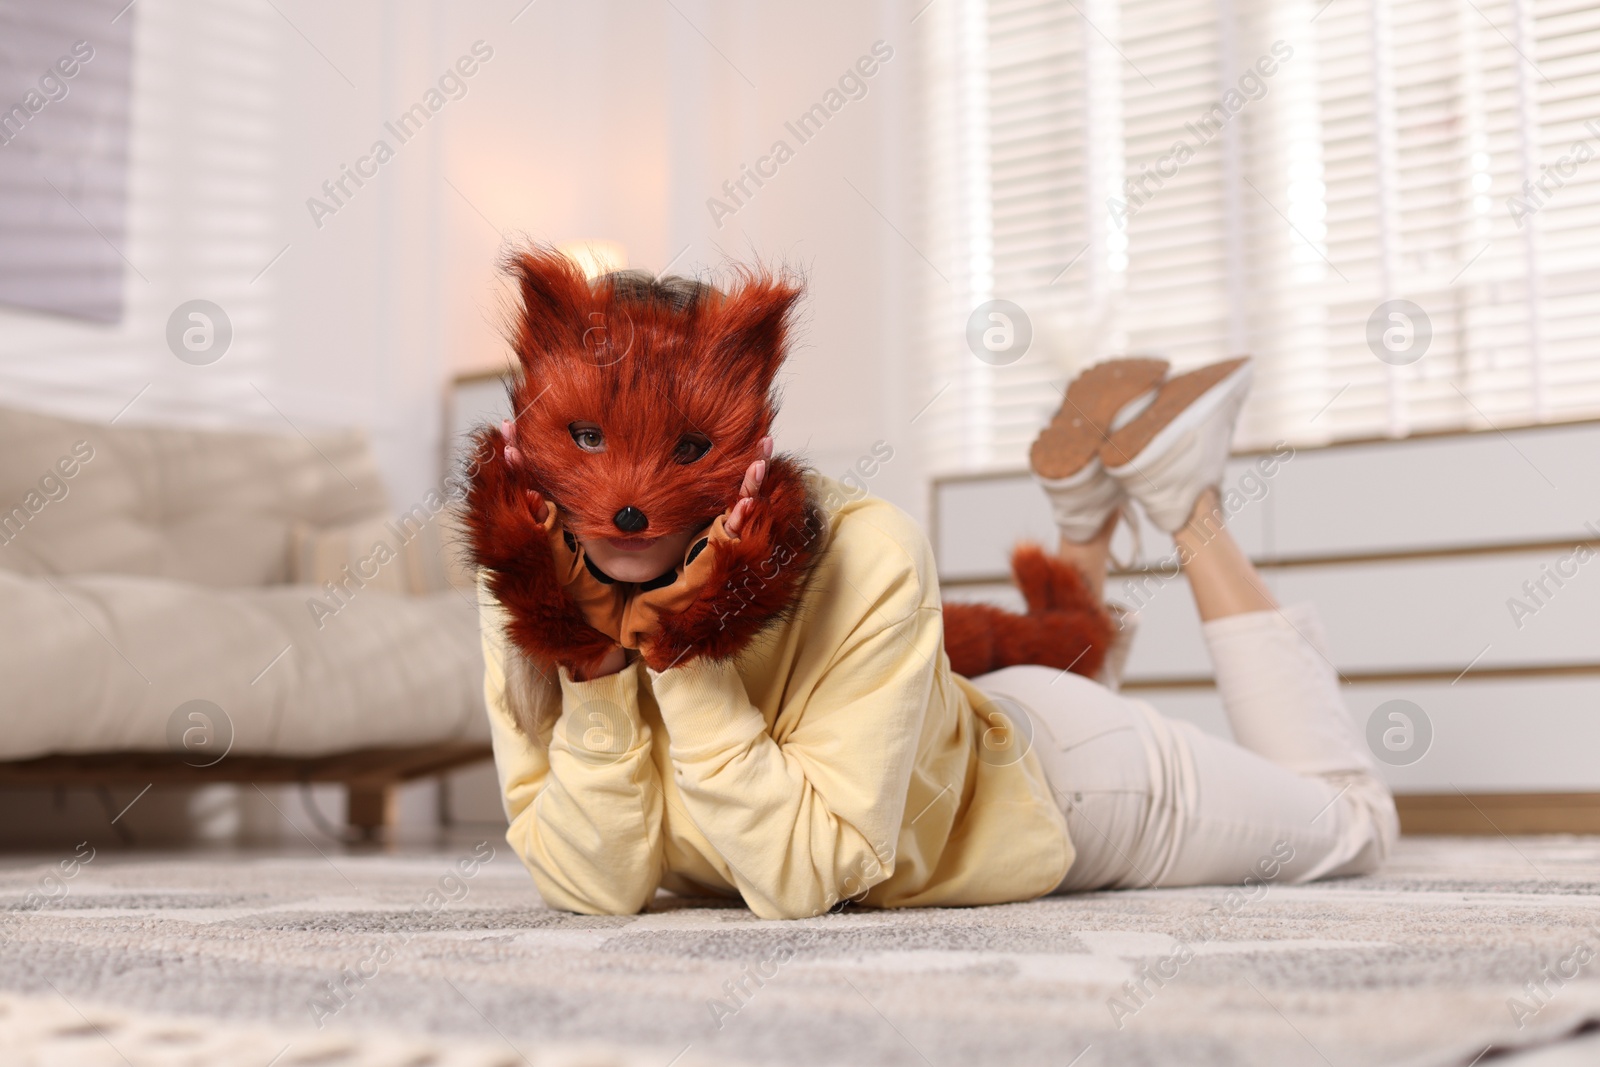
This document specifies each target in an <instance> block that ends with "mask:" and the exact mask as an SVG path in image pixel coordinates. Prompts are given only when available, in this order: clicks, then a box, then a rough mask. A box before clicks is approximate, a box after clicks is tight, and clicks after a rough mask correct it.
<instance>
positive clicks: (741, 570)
mask: <svg viewBox="0 0 1600 1067" xmlns="http://www.w3.org/2000/svg"><path fill="white" fill-rule="evenodd" d="M508 267H509V270H510V273H511V274H512V275H513V277H514V278H515V279H516V281H517V284H518V288H519V290H520V295H521V303H522V307H521V309H520V314H519V315H518V316H517V318H516V319H515V321H514V324H513V329H512V335H511V343H512V347H513V348H514V350H515V352H516V356H517V360H518V362H519V364H520V371H521V373H520V374H519V375H518V376H517V378H516V380H515V381H514V382H513V383H512V385H511V389H510V393H511V403H512V410H513V411H514V412H515V418H514V420H513V422H512V426H513V428H512V429H511V431H510V432H511V433H513V434H514V437H515V439H514V441H507V440H505V439H504V438H503V437H502V434H501V432H500V431H497V430H494V429H492V428H484V429H481V430H479V432H478V434H477V438H476V448H475V454H474V456H473V461H472V464H471V474H470V476H469V477H470V483H469V488H468V495H467V506H466V512H465V516H464V517H465V520H466V526H467V530H468V534H469V540H470V547H471V552H472V555H473V557H474V558H475V560H476V562H477V563H478V565H479V566H480V567H482V568H483V569H484V570H485V571H487V572H488V573H487V580H488V585H489V590H490V592H491V593H492V594H493V595H494V596H495V598H496V599H497V600H499V601H500V602H501V604H502V605H504V606H505V607H506V608H507V610H508V611H509V613H510V615H511V628H510V635H511V637H512V639H513V640H514V641H515V642H516V644H517V645H518V646H519V647H521V648H522V650H523V651H524V652H526V653H527V654H529V655H530V656H533V657H534V658H535V659H538V660H543V661H546V662H550V661H554V662H557V663H564V664H568V665H576V666H583V665H585V664H588V663H590V662H593V661H595V660H596V659H597V658H598V657H600V656H603V655H604V654H605V652H606V651H607V650H609V649H610V648H611V647H613V644H614V643H616V642H618V641H619V634H618V633H617V632H614V628H613V627H611V626H609V625H608V624H607V622H606V621H604V618H603V616H604V613H603V612H598V611H597V610H596V609H595V608H594V604H595V603H597V602H599V601H604V600H611V599H614V600H616V602H617V603H624V602H626V601H627V599H628V598H629V597H631V596H633V595H635V593H639V592H646V593H648V592H653V591H654V590H655V589H657V588H664V587H666V586H667V585H668V583H671V584H670V588H665V589H664V592H663V593H661V594H658V599H659V600H660V601H661V602H663V603H666V602H669V601H670V604H671V610H669V611H666V612H664V613H663V614H662V615H661V617H660V622H659V627H653V634H652V640H651V642H650V647H649V648H646V647H644V645H641V646H640V648H641V652H642V653H643V654H644V655H645V658H646V660H647V661H648V662H650V663H651V665H652V666H656V667H658V668H659V667H660V666H662V665H663V664H665V663H668V662H670V663H677V662H682V661H684V660H685V659H686V658H693V657H695V656H710V657H713V658H723V657H726V656H729V655H732V654H734V653H736V652H738V651H739V650H740V649H741V648H743V647H744V645H745V644H747V643H748V641H749V640H750V638H751V637H753V636H754V635H755V633H756V632H757V631H759V630H760V629H761V628H762V627H764V626H765V625H767V624H768V623H769V622H771V621H772V620H773V619H774V618H776V617H778V616H779V615H781V614H782V613H784V612H786V611H787V610H789V609H790V608H791V607H792V606H793V603H794V601H795V600H796V598H797V597H798V595H799V590H800V587H801V586H802V585H803V583H804V582H805V580H806V577H807V575H808V573H809V570H810V566H811V563H812V562H813V560H814V559H815V556H816V553H817V551H818V549H819V548H820V544H819V543H818V534H819V528H820V516H819V514H818V512H817V509H816V507H815V505H814V504H813V503H812V502H811V500H810V498H809V493H808V489H807V485H806V481H805V477H804V470H803V468H802V467H801V466H800V465H799V464H798V463H796V462H795V461H794V460H792V459H790V458H789V457H785V456H777V457H774V458H773V459H772V460H771V461H770V462H769V464H768V466H767V474H766V480H765V482H764V484H763V486H762V489H761V493H760V497H759V499H758V501H757V503H756V507H755V508H754V509H752V511H751V512H750V518H749V520H748V521H747V522H746V523H745V524H744V526H743V528H742V529H741V531H740V533H739V535H737V536H733V537H731V538H730V537H728V536H726V531H724V530H720V529H719V532H718V533H717V535H716V536H710V531H707V532H708V537H707V538H705V539H697V543H696V545H695V547H694V548H693V549H692V551H691V554H690V556H689V557H688V558H687V559H686V560H685V561H684V564H683V567H682V568H680V569H679V571H678V572H677V580H676V581H674V580H673V576H672V575H664V576H662V578H661V580H660V582H659V583H657V582H652V583H645V584H644V585H642V586H638V587H632V586H628V587H626V588H624V587H623V585H624V584H619V583H615V582H613V580H612V579H610V578H609V577H607V576H605V575H604V574H596V573H594V571H593V568H590V571H589V573H590V575H591V576H592V578H593V580H594V581H596V582H599V583H601V585H602V586H604V587H607V588H601V589H595V588H590V589H588V590H587V591H585V590H583V589H579V588H578V583H579V582H580V581H581V582H588V581H589V579H587V578H583V577H582V576H583V571H584V568H585V567H587V566H588V565H587V564H586V563H584V562H583V561H582V559H581V557H578V559H579V562H577V563H574V562H573V557H572V555H571V554H572V553H575V552H579V551H580V550H579V549H578V547H577V545H578V543H579V542H581V541H585V540H591V539H599V538H608V537H610V538H615V537H617V535H618V534H619V533H620V534H626V535H628V536H634V535H641V536H645V537H659V536H664V535H668V534H675V533H683V532H685V531H689V532H694V531H701V530H706V529H707V527H708V524H710V523H712V521H713V520H714V519H716V518H717V517H718V516H722V515H724V514H725V513H726V512H727V511H728V509H729V508H730V507H731V506H732V505H733V503H734V502H735V500H736V499H737V498H738V496H739V492H740V486H741V483H742V482H743V481H744V478H745V474H746V471H747V470H748V469H749V468H750V465H751V463H752V461H754V460H755V459H757V458H758V457H759V455H760V448H761V443H762V438H764V437H766V436H767V435H768V434H769V433H770V431H771V427H772V420H773V416H774V415H775V414H776V410H777V404H776V396H775V390H774V379H775V378H776V376H777V373H778V368H779V367H780V366H781V365H782V363H783V359H784V356H785V350H786V340H787V335H788V328H789V319H790V316H791V314H792V312H793V309H794V307H795V304H796V302H797V301H798V299H799V297H800V288H799V286H797V285H794V284H792V283H790V282H788V281H785V280H782V279H779V278H776V277H774V276H772V275H769V274H765V273H758V272H750V273H747V274H746V275H745V276H744V278H743V279H742V282H741V284H740V285H738V286H736V287H734V288H733V289H732V290H731V291H730V292H728V293H726V294H724V293H722V292H719V291H718V290H716V289H714V288H712V287H711V286H708V285H701V284H699V283H696V282H693V281H690V280H687V279H682V278H666V279H658V278H655V277H652V276H651V275H649V274H646V273H644V272H639V271H625V272H621V273H617V274H609V275H605V276H603V277H601V278H598V279H595V280H594V281H593V282H590V281H589V280H588V279H586V278H585V277H584V274H583V272H582V271H581V270H580V269H579V268H578V266H577V265H576V264H575V263H573V262H572V261H570V260H569V259H567V258H566V257H565V256H562V255H560V254H559V253H556V252H553V251H549V250H544V249H535V250H532V251H528V252H523V253H521V254H518V255H516V256H514V257H513V258H512V259H511V260H510V262H509V264H508ZM592 431H593V432H598V434H599V435H600V436H599V438H597V439H596V440H597V441H603V448H592V447H587V446H586V442H585V435H586V434H588V433H590V432H592ZM508 446H514V448H515V451H514V452H513V453H512V455H511V457H510V458H508V455H507V448H508ZM534 494H537V497H535V496H534ZM534 499H545V500H549V501H551V502H553V503H554V504H555V505H556V506H557V508H558V510H559V516H560V518H559V524H558V525H559V527H560V529H552V528H551V526H550V523H549V522H546V521H545V520H544V519H542V518H541V517H540V515H541V514H542V513H543V505H542V504H537V505H530V504H529V501H530V500H534ZM563 537H564V538H565V548H563V546H562V544H561V541H562V538H563ZM707 544H709V545H710V546H711V548H712V551H711V552H710V553H708V554H707V560H710V561H713V562H711V563H709V564H708V561H707V560H702V561H701V562H700V564H699V565H698V566H697V567H695V568H694V569H693V571H692V572H691V571H690V565H691V564H692V563H693V561H694V559H695V558H696V556H697V555H698V554H699V553H700V552H701V551H703V550H704V548H705V547H706V545H707ZM552 553H553V554H554V557H555V560H554V562H552V559H551V557H552ZM686 576H690V577H692V579H693V583H694V588H693V589H692V590H687V589H686V588H685V585H686V583H687V582H688V580H689V579H688V578H687V577H686ZM580 601H581V602H583V603H585V604H587V605H589V606H588V607H587V608H579V607H578V603H579V602H580ZM612 606H613V607H614V606H615V605H612ZM652 618H654V616H653V615H652ZM621 641H622V643H624V644H625V645H627V647H633V646H632V645H629V644H627V639H626V638H622V639H621Z"/></svg>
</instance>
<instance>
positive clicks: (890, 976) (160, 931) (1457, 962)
mask: <svg viewBox="0 0 1600 1067" xmlns="http://www.w3.org/2000/svg"><path fill="white" fill-rule="evenodd" d="M475 845H476V843H475V842H467V843H463V844H461V845H459V846H452V847H450V848H445V849H441V850H437V851H428V852H425V853H419V852H417V851H414V850H413V851H410V852H407V853H405V854H402V855H370V854H369V855H359V854H349V853H330V854H329V855H328V856H326V857H324V856H320V855H318V854H316V853H308V854H305V855H285V854H274V855H260V854H240V853H227V854H195V853H191V854H183V855H171V856H155V855H152V854H149V853H123V854H118V855H113V854H112V853H111V852H110V851H109V850H101V851H100V852H98V853H94V852H93V851H92V849H90V848H89V847H88V846H84V847H83V848H81V849H80V850H79V851H78V852H77V853H74V854H72V855H70V856H63V857H60V858H51V859H47V860H43V861H41V860H39V859H36V858H31V857H30V858H28V859H21V858H11V859H8V860H5V861H3V862H0V1062H3V1063H5V1064H8V1065H9V1064H35V1063H36V1064H41V1065H45V1064H48V1065H51V1067H54V1065H57V1064H77V1063H83V1064H101V1063H104V1064H124V1063H128V1064H133V1065H135V1067H146V1065H158V1064H159V1065H165V1064H191V1063H192V1064H207V1065H212V1064H230V1065H231V1064H243V1065H251V1067H268V1065H269V1064H270V1065H271V1067H298V1065H309V1064H319V1065H328V1067H346V1065H347V1067H354V1065H358V1064H360V1065H365V1064H380V1063H381V1064H402V1063H404V1064H416V1065H418V1067H421V1065H423V1064H437V1065H438V1067H450V1065H455V1064H462V1065H469V1064H470V1065H473V1067H480V1065H481V1067H491V1065H493V1067H501V1065H506V1067H510V1065H515V1064H523V1063H529V1064H534V1065H538V1067H545V1065H547V1064H556V1065H560V1064H573V1065H576V1064H586V1065H590V1067H604V1065H611V1064H615V1065H619V1067H621V1065H625V1067H636V1065H649V1067H668V1065H669V1064H671V1065H673V1067H692V1065H694V1064H703V1065H715V1064H723V1065H739V1064H747V1065H748V1064H773V1065H789V1064H793V1065H802V1064H803V1065H806V1067H817V1065H825V1064H840V1065H852V1067H853V1065H892V1067H899V1065H905V1067H918V1065H927V1067H974V1065H985V1064H996V1065H1006V1067H1018V1065H1034V1064H1038V1065H1046V1064H1048V1065H1052V1067H1066V1065H1069V1064H1070V1065H1073V1067H1096V1065H1109V1064H1161V1065H1176V1064H1184V1065H1211V1064H1216V1065H1228V1067H1236V1065H1256V1064H1260V1065H1272V1067H1295V1065H1300V1064H1307V1065H1319V1067H1321V1065H1333V1067H1347V1065H1348V1067H1358V1065H1361V1067H1365V1065H1370V1064H1405V1065H1411V1064H1415V1065H1419V1067H1421V1065H1439V1067H1444V1065H1460V1067H1465V1065H1467V1064H1469V1063H1473V1062H1482V1063H1488V1062H1495V1061H1496V1058H1497V1057H1499V1056H1500V1054H1501V1052H1502V1050H1505V1049H1510V1048H1523V1047H1533V1046H1537V1045H1547V1044H1549V1043H1551V1042H1555V1041H1559V1040H1560V1039H1562V1038H1564V1037H1566V1036H1568V1035H1570V1034H1572V1033H1573V1031H1574V1030H1576V1029H1578V1028H1579V1027H1580V1026H1581V1025H1582V1024H1583V1023H1584V1022H1585V1021H1586V1020H1591V1019H1600V980H1597V975H1600V929H1597V922H1600V896H1597V895H1596V890H1597V889H1600V839H1595V838H1538V839H1517V840H1505V839H1486V840H1443V839H1407V840H1406V841H1404V842H1403V844H1402V846H1401V848H1400V850H1399V852H1398V854H1397V855H1396V857H1395V859H1394V860H1393V862H1392V863H1391V865H1390V867H1389V868H1388V869H1387V870H1386V871H1385V872H1384V873H1383V874H1382V875H1381V876H1378V877H1374V878H1364V879H1357V880H1350V881H1344V882H1337V883H1325V884H1320V885H1313V886H1304V887H1288V886H1278V885H1265V886H1256V887H1252V888H1250V889H1235V890H1228V889H1196V890H1157V891H1144V892H1121V893H1100V894H1091V895H1085V896H1079V897H1071V898H1055V899H1047V900H1043V901H1036V902H1033V903H1029V904H1017V905H1009V906H1005V907H994V908H973V909H948V910H928V911H907V912H872V911H855V912H845V913H842V914H839V915H833V916H828V917H825V918H822V919H817V920H811V921H806V922H796V923H775V922H762V921H758V920H756V919H755V918H753V917H752V916H751V915H750V913H749V912H748V911H745V910H744V909H742V908H738V907H730V906H728V905H726V904H714V903H710V902H706V901H683V900H678V899H674V898H668V897H665V896H663V897H662V898H660V899H659V900H658V901H657V904H656V906H655V907H654V908H653V909H652V910H651V911H649V912H647V913H645V914H643V915H639V916H630V917H614V918H593V917H585V916H577V915H569V914H563V913H559V912H552V911H549V910H546V909H545V908H543V907H542V906H541V905H540V904H539V903H538V899H537V897H536V895H535V893H534V891H533V888H532V884H531V882H530V881H529V879H528V877H527V875H526V873H525V872H524V871H523V870H522V868H521V867H520V865H518V863H517V861H516V860H515V859H514V858H513V857H512V856H511V855H510V853H509V852H508V850H507V849H506V847H505V846H504V844H503V843H502V842H499V841H495V842H492V843H486V844H483V845H476V847H475ZM1589 1047H1590V1048H1592V1047H1593V1045H1592V1044H1589ZM1541 1055H1546V1056H1548V1053H1542V1054H1541ZM1498 1062H1500V1063H1505V1062H1508V1061H1506V1060H1504V1059H1500V1060H1498ZM1511 1062H1515V1058H1513V1060H1512V1061H1511ZM1530 1062H1531V1061H1530ZM1541 1062H1543V1061H1541Z"/></svg>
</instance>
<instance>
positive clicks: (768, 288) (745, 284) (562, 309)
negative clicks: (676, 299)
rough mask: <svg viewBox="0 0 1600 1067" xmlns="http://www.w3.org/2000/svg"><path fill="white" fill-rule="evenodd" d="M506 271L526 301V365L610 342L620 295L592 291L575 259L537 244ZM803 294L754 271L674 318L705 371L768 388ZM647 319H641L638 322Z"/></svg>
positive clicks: (519, 320) (518, 342)
mask: <svg viewBox="0 0 1600 1067" xmlns="http://www.w3.org/2000/svg"><path fill="white" fill-rule="evenodd" d="M506 269H507V271H508V273H510V274H511V275H512V277H513V278H515V279H516V282H517V288H518V292H519V295H520V296H521V299H522V308H521V313H520V314H519V315H518V316H517V317H516V320H515V321H516V325H515V327H514V331H513V338H512V339H513V344H514V346H515V348H516V352H517V356H518V358H519V359H520V360H521V362H522V365H523V366H524V367H525V368H529V369H531V368H533V367H535V366H537V365H539V364H540V363H542V362H543V361H544V360H545V359H546V358H547V357H549V356H551V355H553V354H555V353H570V352H572V351H574V350H575V349H580V348H583V349H587V348H591V347H593V346H594V345H596V344H601V345H608V344H610V343H611V342H610V331H609V330H608V329H607V326H608V323H607V321H606V320H607V318H608V315H607V314H606V312H607V310H608V309H609V307H610V306H611V305H612V304H613V303H614V302H615V301H616V299H617V297H616V294H615V293H614V292H613V291H608V290H606V289H605V288H602V289H601V290H600V291H598V292H596V291H595V290H593V289H591V288H590V284H589V280H588V279H587V278H586V277H585V276H584V273H583V270H582V269H581V268H580V267H579V266H578V265H577V264H576V263H575V262H573V261H572V260H571V259H569V258H567V257H566V256H564V255H562V254H561V253H560V252H557V251H555V250H554V249H550V248H533V249H529V250H527V251H523V252H519V253H516V254H514V255H513V256H511V257H510V258H509V259H508V260H507V262H506ZM800 295H801V288H800V286H799V285H798V284H795V283H793V282H790V281H788V280H786V279H784V278H781V277H778V276H776V275H772V274H767V273H765V272H759V271H751V272H748V273H746V274H745V276H744V278H743V279H742V281H741V283H740V284H739V285H737V286H736V287H735V288H733V289H732V290H731V291H730V292H729V293H728V294H727V296H725V297H717V298H714V299H709V300H700V301H695V302H694V303H693V304H691V305H690V307H689V308H687V309H686V310H684V311H681V312H677V313H669V315H671V316H672V317H674V318H678V321H679V323H680V324H681V326H680V327H679V328H681V329H684V330H686V331H687V332H688V334H689V336H690V338H691V340H690V344H691V345H692V346H693V347H692V348H691V351H694V352H696V353H697V354H698V355H697V358H699V359H703V360H704V361H705V364H706V367H707V369H710V370H714V371H715V372H717V373H718V374H720V375H723V376H725V377H726V378H727V379H729V380H732V381H740V382H750V381H753V382H754V383H755V384H756V386H757V388H758V389H759V390H760V391H761V392H766V391H767V390H768V389H770V388H771V386H772V382H773V379H774V378H776V377H777V374H778V368H779V367H780V366H781V365H782V364H783V360H784V356H785V355H786V354H787V348H788V333H789V325H790V321H791V316H792V314H793V312H794V308H795V305H796V303H797V302H798V301H799V299H800ZM639 314H644V313H642V312H641V313H639ZM679 316H681V317H679ZM623 317H624V318H626V319H628V320H629V328H628V330H627V331H626V333H627V337H628V342H627V343H628V344H629V345H631V343H632V333H633V329H634V325H635V324H634V323H633V321H632V320H633V318H634V314H631V313H628V312H627V311H626V310H625V309H624V311H623ZM646 317H648V316H646ZM644 324H645V319H644V318H641V319H640V320H639V322H638V324H637V325H638V326H639V327H640V328H643V327H644ZM612 361H613V360H612V358H611V357H610V354H609V353H607V357H606V358H604V359H599V360H597V361H596V362H597V365H601V366H604V365H606V364H607V363H610V362H612Z"/></svg>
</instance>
